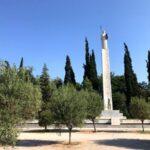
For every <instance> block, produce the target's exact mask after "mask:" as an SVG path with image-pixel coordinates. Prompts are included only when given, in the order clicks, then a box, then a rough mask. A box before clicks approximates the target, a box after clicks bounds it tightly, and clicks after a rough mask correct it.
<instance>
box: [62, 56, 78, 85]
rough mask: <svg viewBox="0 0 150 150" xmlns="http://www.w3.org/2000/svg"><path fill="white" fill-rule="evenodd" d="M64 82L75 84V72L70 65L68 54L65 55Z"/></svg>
mask: <svg viewBox="0 0 150 150" xmlns="http://www.w3.org/2000/svg"><path fill="white" fill-rule="evenodd" d="M64 83H65V84H68V83H70V84H74V85H75V84H76V80H75V74H74V71H73V69H72V66H71V61H70V58H69V56H68V55H67V56H66V65H65V78H64Z"/></svg>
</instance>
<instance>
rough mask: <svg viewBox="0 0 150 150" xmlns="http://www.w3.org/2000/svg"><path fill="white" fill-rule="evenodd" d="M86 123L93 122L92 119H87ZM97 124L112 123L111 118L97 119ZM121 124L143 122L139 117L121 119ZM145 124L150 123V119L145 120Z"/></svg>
mask: <svg viewBox="0 0 150 150" xmlns="http://www.w3.org/2000/svg"><path fill="white" fill-rule="evenodd" d="M85 123H87V124H91V123H92V122H91V121H90V120H85ZM96 123H97V124H111V119H99V120H98V121H96ZM120 123H121V125H138V124H141V121H140V120H137V119H121V120H120ZM144 124H147V125H150V120H145V121H144Z"/></svg>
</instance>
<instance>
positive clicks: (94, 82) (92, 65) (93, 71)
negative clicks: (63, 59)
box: [89, 50, 99, 91]
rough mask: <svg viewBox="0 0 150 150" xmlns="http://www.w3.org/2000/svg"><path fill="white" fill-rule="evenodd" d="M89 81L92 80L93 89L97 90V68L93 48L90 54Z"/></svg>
mask: <svg viewBox="0 0 150 150" xmlns="http://www.w3.org/2000/svg"><path fill="white" fill-rule="evenodd" d="M89 79H90V81H91V82H92V86H93V89H94V90H96V91H98V90H99V87H98V86H99V85H98V77H97V68H96V60H95V54H94V50H92V54H91V55H90V77H89Z"/></svg>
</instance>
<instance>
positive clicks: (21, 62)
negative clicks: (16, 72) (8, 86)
mask: <svg viewBox="0 0 150 150" xmlns="http://www.w3.org/2000/svg"><path fill="white" fill-rule="evenodd" d="M23 63H24V61H23V57H22V58H21V61H20V66H19V68H23Z"/></svg>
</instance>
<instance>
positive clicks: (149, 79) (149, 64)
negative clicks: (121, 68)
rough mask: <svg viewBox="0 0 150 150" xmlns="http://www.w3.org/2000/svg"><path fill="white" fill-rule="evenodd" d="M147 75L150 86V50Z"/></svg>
mask: <svg viewBox="0 0 150 150" xmlns="http://www.w3.org/2000/svg"><path fill="white" fill-rule="evenodd" d="M147 73H148V83H149V84H150V50H149V51H148V58H147Z"/></svg>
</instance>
